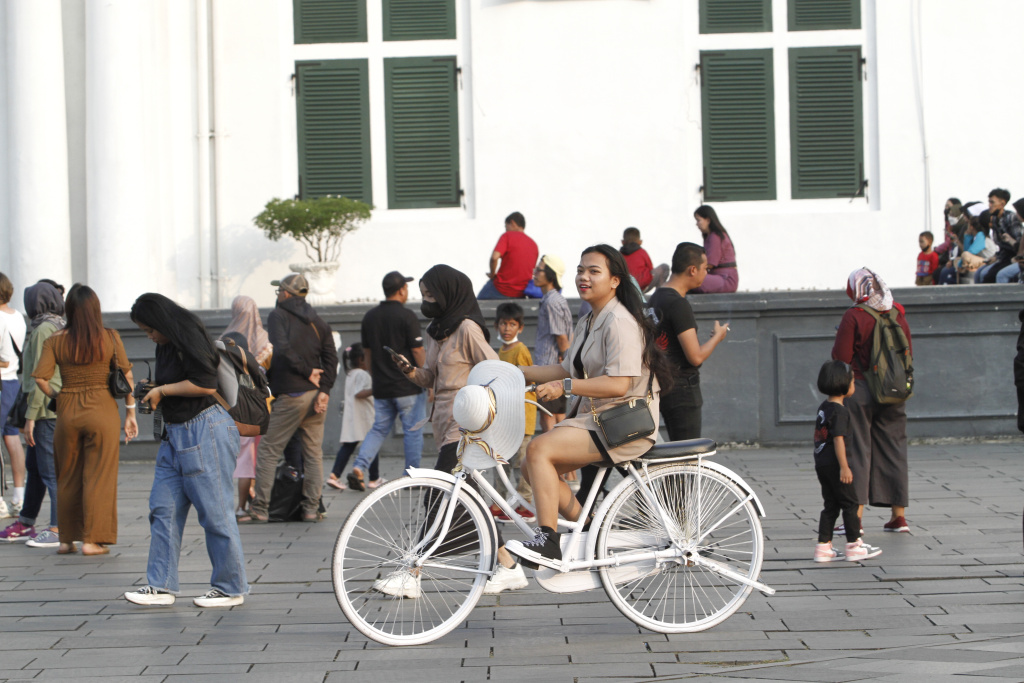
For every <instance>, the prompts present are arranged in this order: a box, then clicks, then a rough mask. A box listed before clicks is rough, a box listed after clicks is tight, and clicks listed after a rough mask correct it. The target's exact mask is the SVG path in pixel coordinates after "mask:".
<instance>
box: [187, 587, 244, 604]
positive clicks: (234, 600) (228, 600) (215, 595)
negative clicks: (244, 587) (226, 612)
mask: <svg viewBox="0 0 1024 683" xmlns="http://www.w3.org/2000/svg"><path fill="white" fill-rule="evenodd" d="M243 602H245V596H244V595H228V594H227V593H225V592H224V591H222V590H221V589H219V588H211V589H210V590H209V591H207V592H206V593H205V594H203V595H200V596H199V597H198V598H193V599H192V604H193V605H195V606H196V607H232V606H233V605H241V604H242V603H243Z"/></svg>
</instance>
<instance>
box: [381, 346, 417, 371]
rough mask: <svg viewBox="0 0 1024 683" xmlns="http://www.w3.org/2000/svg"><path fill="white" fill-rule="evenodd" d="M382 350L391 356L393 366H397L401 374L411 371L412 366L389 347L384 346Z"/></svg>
mask: <svg viewBox="0 0 1024 683" xmlns="http://www.w3.org/2000/svg"><path fill="white" fill-rule="evenodd" d="M384 350H385V351H387V352H388V353H390V354H391V360H393V361H395V365H397V366H398V368H399V369H400V370H401V371H402V372H409V371H410V370H412V365H411V364H410V363H409V361H407V360H406V359H405V358H404V357H403V356H402V355H401V354H400V353H398V352H397V351H395V350H394V349H393V348H391V347H390V346H385V347H384Z"/></svg>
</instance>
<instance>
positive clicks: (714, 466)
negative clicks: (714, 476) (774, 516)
mask: <svg viewBox="0 0 1024 683" xmlns="http://www.w3.org/2000/svg"><path fill="white" fill-rule="evenodd" d="M701 467H707V468H708V469H709V470H714V471H715V472H718V473H719V474H721V475H722V476H725V477H728V478H729V479H731V480H732V481H733V482H735V483H736V485H737V486H739V487H740V488H741V489H743V490H744V491H746V492H747V493H749V494H750V496H751V498H752V499H753V501H754V507H755V508H757V514H758V515H759V516H761V517H767V516H768V515H767V514H765V511H764V506H763V505H761V501H760V500H759V499H758V497H757V494H756V493H754V489H752V488H750V484H748V483H747V482H746V481H744V480H743V477H741V476H740V475H738V474H736V473H735V472H733V471H732V470H730V469H729V468H728V467H726V466H725V465H720V464H718V463H717V462H703V463H701Z"/></svg>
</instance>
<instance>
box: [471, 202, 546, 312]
mask: <svg viewBox="0 0 1024 683" xmlns="http://www.w3.org/2000/svg"><path fill="white" fill-rule="evenodd" d="M537 255H538V250H537V243H536V242H534V241H533V240H532V239H530V238H529V237H528V236H527V235H526V219H525V218H523V214H521V213H519V212H518V211H516V212H514V213H512V214H509V217H508V218H506V219H505V233H504V234H503V235H502V236H501V239H499V240H498V244H497V245H495V247H494V253H492V254H491V269H490V271H489V272H488V273H487V278H488V280H487V284H485V285H484V286H483V289H481V290H480V293H479V294H477V298H478V299H521V298H522V297H523V290H524V289H526V285H528V284H529V283H530V281H531V280H532V279H533V267H534V266H535V265H536V264H537ZM498 261H501V266H500V267H499V266H498Z"/></svg>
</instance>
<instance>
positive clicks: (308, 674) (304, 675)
mask: <svg viewBox="0 0 1024 683" xmlns="http://www.w3.org/2000/svg"><path fill="white" fill-rule="evenodd" d="M324 673H325V672H323V671H295V672H294V673H292V674H291V675H289V676H288V683H321V682H322V681H323V680H324ZM346 673H347V672H346ZM216 680H217V683H280V681H281V674H279V673H276V672H266V673H256V672H249V673H242V674H230V673H226V674H219V675H218V676H217V678H216ZM335 680H337V679H335ZM164 683H210V675H209V674H185V675H180V676H179V675H171V676H165V677H164Z"/></svg>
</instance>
